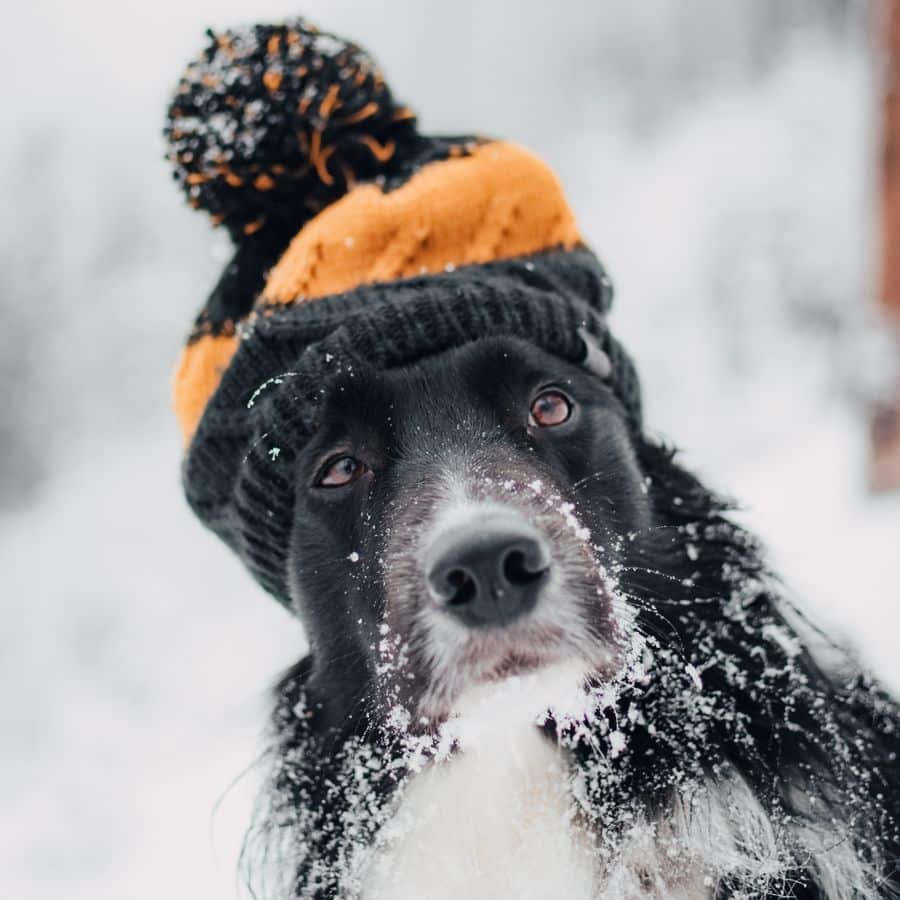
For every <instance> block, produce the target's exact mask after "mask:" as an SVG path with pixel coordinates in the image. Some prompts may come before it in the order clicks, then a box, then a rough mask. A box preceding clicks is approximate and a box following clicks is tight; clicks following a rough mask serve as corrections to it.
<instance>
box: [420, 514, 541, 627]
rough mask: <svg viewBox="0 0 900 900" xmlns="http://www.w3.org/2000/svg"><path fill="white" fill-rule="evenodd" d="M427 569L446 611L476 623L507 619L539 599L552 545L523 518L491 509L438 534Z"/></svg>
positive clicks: (433, 590) (436, 597) (502, 622)
mask: <svg viewBox="0 0 900 900" xmlns="http://www.w3.org/2000/svg"><path fill="white" fill-rule="evenodd" d="M425 571H426V577H427V579H428V588H429V590H430V592H431V595H432V597H433V598H434V600H435V601H436V602H437V603H438V604H439V605H440V606H441V607H442V608H443V609H445V610H447V612H449V613H451V614H453V615H454V616H456V617H457V618H459V619H461V620H462V621H463V622H465V623H466V624H467V625H469V626H471V627H473V628H480V627H485V626H489V625H505V624H506V623H508V622H511V621H513V619H516V618H518V617H519V616H521V615H524V614H525V613H527V612H529V611H530V610H531V609H533V608H534V606H535V604H536V603H537V599H538V595H539V594H540V592H541V589H542V588H543V586H544V584H545V583H546V582H547V580H548V575H549V572H550V548H549V547H548V545H547V541H546V540H545V538H544V537H543V536H542V535H541V533H540V532H539V531H537V530H536V529H535V528H533V527H532V526H531V525H529V524H528V522H526V521H525V520H524V519H520V518H518V517H517V516H513V515H493V516H490V517H488V518H485V519H482V520H481V521H479V522H478V523H477V524H475V525H469V526H465V527H460V528H456V529H450V530H447V531H445V532H443V533H441V534H439V535H438V536H437V537H436V538H435V540H434V543H433V544H432V545H431V547H430V548H429V551H428V554H427V557H426V565H425Z"/></svg>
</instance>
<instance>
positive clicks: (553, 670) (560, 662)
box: [418, 629, 619, 730]
mask: <svg viewBox="0 0 900 900" xmlns="http://www.w3.org/2000/svg"><path fill="white" fill-rule="evenodd" d="M547 637H548V636H547V635H546V633H544V634H542V635H540V638H542V639H540V640H539V639H535V638H534V637H532V636H530V635H529V634H528V630H527V629H523V630H522V635H521V638H520V639H519V640H515V639H513V635H511V634H508V633H503V634H493V635H492V634H490V633H481V634H476V635H474V636H473V639H472V642H471V645H470V646H469V647H468V648H467V651H468V652H466V653H464V654H462V655H461V658H460V659H459V660H458V663H457V665H456V666H454V667H453V669H452V676H450V677H446V678H444V679H443V680H441V681H440V682H438V683H436V684H432V685H431V686H430V688H429V690H427V691H426V693H425V695H424V696H423V697H421V698H420V700H419V704H418V709H419V717H420V722H421V724H423V725H425V726H426V727H427V728H428V729H429V730H431V729H434V728H437V727H440V726H441V725H442V724H443V723H444V722H446V721H447V720H448V719H451V718H453V717H455V716H458V715H460V714H461V712H463V711H465V710H466V709H469V708H470V701H471V699H472V698H484V697H487V696H497V697H505V698H506V699H507V700H509V701H510V702H512V701H513V700H517V701H521V703H518V704H517V703H513V704H512V705H513V706H517V707H520V706H522V705H523V704H524V707H526V708H527V709H528V711H529V714H530V716H532V717H533V716H536V715H539V714H541V713H543V712H546V711H547V710H548V709H549V708H551V707H556V706H557V705H558V704H564V705H566V706H567V705H568V703H569V702H570V701H575V700H577V698H579V697H582V696H583V694H584V688H585V686H586V685H587V684H588V683H589V682H596V681H605V680H607V679H608V678H609V677H611V676H612V674H613V673H614V672H615V671H616V669H617V660H619V654H618V653H617V651H616V649H615V648H614V647H613V646H612V645H609V646H607V645H605V644H600V643H597V644H596V645H595V646H592V647H590V649H589V651H588V650H587V649H586V648H584V647H579V646H578V644H577V642H575V641H570V640H566V639H565V636H563V635H556V636H555V639H553V640H548V639H547ZM529 638H531V639H530V640H529Z"/></svg>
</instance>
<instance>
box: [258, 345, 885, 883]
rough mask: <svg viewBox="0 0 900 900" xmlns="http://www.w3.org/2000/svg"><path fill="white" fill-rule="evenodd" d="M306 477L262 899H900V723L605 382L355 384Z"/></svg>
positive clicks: (751, 543) (542, 368)
mask: <svg viewBox="0 0 900 900" xmlns="http://www.w3.org/2000/svg"><path fill="white" fill-rule="evenodd" d="M296 472H297V474H296V478H297V479H298V483H297V490H296V494H297V501H296V507H295V513H294V523H293V530H292V537H291V549H290V560H291V565H290V571H291V579H292V580H291V592H292V598H293V601H294V604H295V607H296V609H297V610H298V611H299V612H300V615H301V617H302V620H303V623H304V625H305V628H306V631H307V634H308V638H309V644H310V652H309V655H307V656H306V657H305V658H304V659H302V660H301V661H300V662H299V663H298V664H297V665H296V666H295V667H293V668H292V669H291V670H290V671H289V672H288V673H287V674H286V675H285V676H284V678H283V679H282V680H281V682H280V683H279V685H278V687H277V690H276V701H275V712H274V716H273V720H272V746H271V750H270V752H269V754H268V756H269V759H270V761H271V774H270V777H269V780H268V784H267V787H266V789H265V791H264V798H263V800H262V802H261V804H260V808H259V810H258V811H257V819H256V822H255V824H254V826H253V829H252V830H251V833H250V835H249V836H248V842H247V846H246V848H245V862H246V864H247V867H248V875H249V877H250V878H251V880H255V882H256V884H257V889H258V890H259V892H260V894H265V893H266V892H267V891H271V892H273V893H274V894H275V895H278V896H296V897H314V898H326V897H358V898H361V900H378V898H388V897H389V898H392V900H402V898H412V897H417V898H433V900H441V898H444V897H448V898H449V897H458V896H466V897H469V898H482V897H483V898H487V897H491V898H494V900H500V898H507V897H508V898H513V897H515V898H530V897H535V898H537V897H540V898H545V897H546V898H550V897H566V898H577V900H582V898H584V900H587V898H639V897H640V898H644V897H646V898H650V897H654V898H664V897H669V898H671V897H677V898H685V900H688V898H690V900H694V898H709V900H713V898H715V900H725V898H751V897H752V898H776V897H778V898H783V897H794V898H803V900H812V898H821V900H825V898H828V900H850V898H874V897H891V896H894V895H895V894H897V893H900V876H898V875H897V873H896V871H895V861H896V859H897V855H898V849H900V843H898V841H900V837H898V830H897V821H898V816H900V770H898V751H900V736H898V723H900V711H898V707H897V704H896V702H895V701H894V700H893V699H892V698H891V697H890V696H888V695H887V694H886V693H885V691H884V690H882V688H881V687H879V685H878V684H877V683H876V682H874V681H873V680H872V679H871V678H870V677H868V676H867V675H866V674H865V673H864V672H862V671H860V670H859V668H858V667H857V666H856V665H855V663H854V662H853V660H852V659H851V658H850V657H849V656H848V655H847V654H845V653H842V652H841V651H839V650H838V649H837V648H836V647H834V646H833V645H831V644H830V643H829V642H828V641H826V640H825V639H824V637H823V636H822V635H821V634H819V633H818V632H816V630H815V629H814V628H813V627H812V626H811V625H810V624H809V623H808V622H806V620H805V619H804V617H803V616H802V615H801V614H800V613H799V612H798V611H797V610H796V609H794V608H793V607H792V606H791V605H790V604H789V603H788V602H787V600H786V599H785V598H784V597H783V596H782V592H781V591H780V589H779V584H778V581H777V579H775V578H774V577H773V576H772V575H771V574H770V573H769V571H768V570H767V567H766V564H765V561H764V559H763V555H762V553H761V550H760V547H759V545H758V543H757V542H756V541H755V540H754V538H753V537H752V536H751V535H749V534H748V533H747V532H746V531H745V530H744V529H742V528H741V527H739V526H738V525H736V524H735V523H734V522H733V521H731V520H730V519H729V518H728V508H729V507H728V504H727V503H726V502H725V501H723V500H722V499H720V498H718V497H717V496H716V495H715V494H714V493H713V492H711V491H710V490H708V489H707V488H706V487H704V485H703V484H702V483H701V482H700V481H699V480H698V479H697V478H695V477H694V476H693V475H691V474H690V473H689V472H687V471H685V469H683V468H682V467H681V465H680V464H679V463H678V461H677V460H676V456H675V454H674V452H673V451H672V450H671V449H669V448H667V447H666V446H664V445H663V444H661V443H659V442H656V441H655V440H652V439H650V438H649V437H647V436H646V435H645V434H643V433H638V432H637V431H636V430H635V429H634V428H632V427H630V426H629V420H628V417H627V416H626V415H625V412H624V410H623V409H622V407H621V404H620V403H619V401H618V400H617V398H616V396H615V395H614V394H613V393H612V392H611V391H610V390H608V388H607V387H606V386H605V385H604V383H603V381H602V380H601V379H598V378H597V377H596V375H595V374H594V373H593V372H591V371H590V370H589V368H587V367H585V366H579V365H576V364H573V363H570V362H567V361H565V360H561V359H560V358H558V357H556V356H553V355H550V354H548V353H546V352H544V351H543V350H540V349H538V348H537V347H535V346H533V345H531V344H530V343H528V342H525V341H522V340H518V339H514V338H485V339H482V340H478V341H475V342H472V343H469V344H467V345H465V346H463V347H460V348H456V349H452V350H449V351H446V352H444V353H441V354H437V355H435V356H431V357H426V358H423V359H421V360H419V361H417V362H415V363H412V364H410V365H407V366H405V367H402V368H398V369H395V370H387V371H375V370H372V371H366V370H365V368H359V367H354V368H351V369H350V370H348V371H345V372H343V374H342V375H341V376H340V377H339V378H337V379H336V380H335V382H334V383H333V384H332V385H331V387H330V388H329V390H328V392H327V396H326V397H325V398H324V400H323V403H322V407H321V413H320V416H319V420H318V422H317V428H316V432H315V435H314V437H313V438H312V440H310V442H309V443H308V444H307V446H306V447H305V448H304V449H303V451H302V453H301V455H300V457H299V460H298V466H297V470H296ZM301 560H302V561H303V562H302V565H301V564H300V561H301Z"/></svg>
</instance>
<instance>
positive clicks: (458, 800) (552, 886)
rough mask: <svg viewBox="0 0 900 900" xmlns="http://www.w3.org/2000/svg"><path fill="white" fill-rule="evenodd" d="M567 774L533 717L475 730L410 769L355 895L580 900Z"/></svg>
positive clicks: (390, 899) (581, 853) (580, 841)
mask: <svg viewBox="0 0 900 900" xmlns="http://www.w3.org/2000/svg"><path fill="white" fill-rule="evenodd" d="M463 746H464V747H465V744H464V745H463ZM567 777H568V774H567V770H566V767H565V763H564V760H563V758H562V756H561V754H560V753H559V752H558V751H557V749H556V748H555V747H554V746H553V745H552V744H551V743H550V742H549V741H547V740H546V739H545V738H543V737H542V736H541V734H540V733H539V731H538V730H537V728H536V727H535V726H534V725H533V724H531V723H529V722H523V723H521V724H520V725H519V726H517V727H515V728H512V729H510V728H509V727H508V724H505V725H504V726H503V727H502V728H500V729H497V730H491V729H488V730H486V731H483V732H482V733H481V734H480V735H479V740H477V741H474V742H472V743H471V744H470V746H469V747H468V749H464V750H463V751H462V752H461V753H459V754H457V755H455V756H454V757H453V758H451V759H449V760H447V761H444V762H441V763H437V764H435V765H433V766H432V767H430V768H428V769H426V770H425V771H423V772H422V773H421V774H419V775H418V776H416V778H415V779H414V781H413V783H412V784H411V785H410V786H409V788H408V790H407V793H406V795H405V796H404V798H403V801H402V803H401V805H400V808H399V809H398V811H397V815H396V817H395V819H394V821H393V822H392V823H391V833H392V836H393V839H392V840H391V845H390V848H389V849H388V850H387V852H386V853H385V854H384V855H383V856H382V857H381V858H380V859H379V860H378V861H377V862H376V863H375V865H374V866H373V869H372V871H371V872H370V875H369V878H368V879H367V881H366V887H365V890H364V891H363V900H424V898H429V900H444V898H446V900H451V898H453V900H460V898H462V900H507V898H508V900H558V898H559V897H560V896H565V897H567V898H569V900H590V898H593V897H594V896H595V894H594V892H593V886H594V874H593V861H592V858H591V856H590V855H589V853H588V848H587V846H586V841H585V839H584V836H583V835H582V834H579V829H578V828H577V826H576V825H575V824H574V822H573V814H574V809H573V806H572V802H571V794H570V793H569V791H568V789H567V781H566V779H567Z"/></svg>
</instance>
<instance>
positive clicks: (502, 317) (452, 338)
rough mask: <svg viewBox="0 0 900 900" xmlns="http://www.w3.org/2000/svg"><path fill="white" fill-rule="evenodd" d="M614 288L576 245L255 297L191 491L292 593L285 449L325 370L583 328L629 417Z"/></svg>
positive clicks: (546, 342)
mask: <svg viewBox="0 0 900 900" xmlns="http://www.w3.org/2000/svg"><path fill="white" fill-rule="evenodd" d="M611 301H612V289H611V285H610V282H609V280H608V278H607V276H606V274H605V272H604V271H603V268H602V267H601V265H600V263H599V261H598V260H597V258H596V257H595V256H594V255H593V253H591V252H590V251H589V250H587V249H584V248H582V249H577V250H574V251H562V250H551V251H547V252H543V253H539V254H535V255H533V256H529V257H522V258H516V259H511V260H504V261H498V262H492V263H487V264H483V265H474V266H465V267H461V268H459V269H456V270H454V271H451V272H446V273H441V274H437V275H427V276H423V277H421V278H413V279H408V280H405V281H397V282H391V283H386V284H372V285H365V286H361V287H359V288H356V289H354V290H352V291H349V292H347V293H345V294H338V295H334V296H331V297H325V298H322V299H318V300H315V301H312V302H307V303H296V304H290V305H288V306H279V307H274V308H272V309H270V310H263V311H262V312H261V314H260V315H258V316H256V317H255V318H254V319H253V320H252V322H251V323H249V325H248V326H247V327H246V328H245V330H244V331H243V332H242V335H241V340H240V343H239V346H238V350H237V352H236V354H235V356H234V358H233V360H232V362H231V364H230V365H229V367H228V369H227V370H226V372H225V374H224V376H223V378H222V382H221V384H220V385H219V387H218V389H217V391H216V392H215V394H214V395H213V397H212V398H211V400H210V402H209V404H208V406H207V409H206V411H205V413H204V415H203V418H202V419H201V422H200V425H199V427H198V429H197V432H196V434H195V436H194V439H193V441H192V443H191V447H190V449H189V452H188V455H187V458H186V460H185V467H184V482H185V490H186V493H187V497H188V500H189V502H190V504H191V506H192V507H193V509H194V511H195V512H196V513H197V515H198V516H199V517H200V518H201V519H202V520H203V521H204V522H206V524H207V525H208V526H209V527H210V528H211V529H212V530H213V531H215V532H216V533H217V534H218V535H219V536H220V537H221V538H222V539H223V540H224V541H225V542H226V543H227V544H228V545H229V546H230V547H232V549H234V550H235V552H237V554H238V555H239V556H240V557H241V559H242V560H243V561H244V562H245V564H246V565H247V566H248V567H249V569H250V570H251V572H252V573H253V574H254V576H255V577H256V579H257V580H258V581H259V582H260V584H262V586H263V587H264V588H265V589H266V590H267V591H269V592H270V593H271V594H273V595H274V596H275V597H276V598H277V599H278V600H279V601H280V602H282V603H283V604H285V605H290V597H289V590H288V578H287V551H288V547H289V544H290V540H289V538H290V529H291V522H292V513H293V505H294V503H293V501H294V491H295V477H294V462H295V460H296V454H297V451H298V450H299V449H300V448H302V446H303V445H304V443H305V442H306V440H307V439H308V438H309V436H310V435H311V434H312V432H313V430H314V428H315V422H316V416H317V411H318V408H319V404H320V403H321V400H322V388H323V387H324V386H326V385H327V383H328V382H329V380H330V379H331V378H333V377H334V376H335V375H337V374H338V373H339V372H340V371H342V370H343V369H346V368H347V367H348V366H350V365H354V364H360V363H366V364H368V365H370V366H374V367H376V368H381V369H388V368H393V367H397V366H402V365H407V364H410V363H413V362H415V361H416V360H418V359H421V358H423V357H426V356H430V355H432V354H436V353H440V352H442V351H444V350H448V349H451V348H453V347H458V346H461V345H463V344H465V343H468V342H470V341H473V340H477V339H479V338H484V337H494V336H512V337H520V338H523V339H525V340H529V341H531V342H533V343H534V344H536V345H537V346H540V347H542V348H543V349H545V350H547V351H548V352H550V353H554V354H556V355H559V356H560V357H562V358H565V359H569V360H571V361H573V362H581V361H582V360H583V359H584V357H585V350H586V348H585V344H584V341H583V339H582V337H581V336H580V335H579V329H586V330H587V331H588V332H589V333H590V334H592V335H594V336H595V337H596V339H597V343H598V345H599V346H600V348H601V349H602V350H604V351H605V352H606V353H607V355H608V356H609V358H610V360H611V363H612V374H611V376H610V379H609V384H610V386H611V388H612V390H613V391H614V392H615V394H616V396H617V397H618V398H619V400H620V401H621V402H622V404H623V406H624V407H625V409H626V411H627V413H628V415H629V417H630V419H631V421H632V424H633V425H634V426H635V427H637V428H639V427H640V417H641V409H640V388H639V385H638V380H637V376H636V374H635V371H634V367H633V365H632V363H631V361H630V360H629V358H628V356H627V354H626V353H625V351H624V350H623V349H622V348H621V346H620V345H619V344H618V343H617V342H616V341H615V339H614V338H613V337H612V335H610V333H609V331H608V329H607V327H606V322H605V315H606V313H607V312H608V310H609V307H610V304H611Z"/></svg>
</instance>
